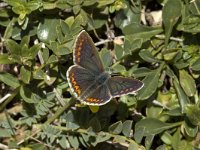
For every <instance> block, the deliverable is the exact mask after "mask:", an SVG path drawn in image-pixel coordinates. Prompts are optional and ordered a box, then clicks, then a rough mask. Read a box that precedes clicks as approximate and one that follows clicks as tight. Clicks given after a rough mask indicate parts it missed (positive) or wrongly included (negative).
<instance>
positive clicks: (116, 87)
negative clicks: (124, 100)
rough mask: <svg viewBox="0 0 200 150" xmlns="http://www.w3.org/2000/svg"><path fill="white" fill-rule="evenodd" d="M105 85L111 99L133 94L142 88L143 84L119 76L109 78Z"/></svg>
mask: <svg viewBox="0 0 200 150" xmlns="http://www.w3.org/2000/svg"><path fill="white" fill-rule="evenodd" d="M107 84H108V87H109V90H110V93H111V95H112V97H118V96H121V95H125V94H129V93H132V94H134V93H135V92H137V91H138V90H140V89H141V88H142V87H143V83H142V82H141V81H139V80H136V79H133V78H126V77H119V76H116V77H111V78H109V79H108V82H107Z"/></svg>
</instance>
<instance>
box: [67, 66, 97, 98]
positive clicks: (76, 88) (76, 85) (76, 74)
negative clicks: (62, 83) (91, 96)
mask: <svg viewBox="0 0 200 150" xmlns="http://www.w3.org/2000/svg"><path fill="white" fill-rule="evenodd" d="M67 80H68V83H69V85H70V88H71V90H72V92H73V93H74V94H75V96H76V97H77V98H78V97H81V95H82V94H83V93H84V92H85V91H86V90H87V88H88V87H90V85H91V83H94V82H95V76H94V75H92V74H91V73H90V72H89V71H88V70H87V69H84V68H82V67H80V66H77V65H74V66H72V67H70V68H69V69H68V71H67Z"/></svg>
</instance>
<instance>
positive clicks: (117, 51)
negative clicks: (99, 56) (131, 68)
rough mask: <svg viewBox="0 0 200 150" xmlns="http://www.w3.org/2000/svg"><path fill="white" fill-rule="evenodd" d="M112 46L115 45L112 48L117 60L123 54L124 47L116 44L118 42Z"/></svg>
mask: <svg viewBox="0 0 200 150" xmlns="http://www.w3.org/2000/svg"><path fill="white" fill-rule="evenodd" d="M114 46H115V48H114V49H115V55H116V57H117V59H118V60H119V59H120V58H122V57H123V55H124V49H123V48H122V46H121V45H118V44H115V45H114Z"/></svg>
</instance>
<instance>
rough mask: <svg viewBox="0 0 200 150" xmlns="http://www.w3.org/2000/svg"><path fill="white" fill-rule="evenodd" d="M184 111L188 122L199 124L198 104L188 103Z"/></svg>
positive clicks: (199, 112) (199, 111) (199, 110)
mask: <svg viewBox="0 0 200 150" xmlns="http://www.w3.org/2000/svg"><path fill="white" fill-rule="evenodd" d="M185 112H186V116H187V118H188V119H189V120H190V123H192V124H193V125H195V126H197V125H198V126H199V125H200V109H199V106H198V105H191V104H188V105H187V106H186V111H185Z"/></svg>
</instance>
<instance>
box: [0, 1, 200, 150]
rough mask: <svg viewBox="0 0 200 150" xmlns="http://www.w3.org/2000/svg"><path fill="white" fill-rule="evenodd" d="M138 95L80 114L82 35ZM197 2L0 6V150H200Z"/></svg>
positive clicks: (16, 3)
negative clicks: (73, 81) (73, 70)
mask: <svg viewBox="0 0 200 150" xmlns="http://www.w3.org/2000/svg"><path fill="white" fill-rule="evenodd" d="M83 29H84V30H86V31H87V32H88V33H89V34H90V36H91V37H92V38H93V40H94V42H95V45H96V46H97V48H98V50H99V55H100V57H101V60H102V62H103V65H104V67H105V68H106V70H109V71H110V72H112V73H113V74H121V75H122V76H126V77H128V76H129V77H134V78H137V79H139V80H141V81H142V82H143V83H144V87H143V88H142V89H141V90H140V91H139V92H138V94H137V96H134V95H126V96H121V97H119V98H114V99H112V100H111V101H110V102H109V103H108V104H106V105H104V106H100V107H89V106H83V105H81V104H80V103H79V101H78V100H76V99H75V98H74V97H73V96H72V94H71V93H70V88H69V85H68V83H67V79H66V71H67V69H68V68H69V67H70V66H71V65H72V64H73V60H72V51H73V45H74V41H75V39H76V37H77V35H78V33H80V31H81V30H83ZM199 32H200V1H199V0H44V1H42V0H4V1H1V2H0V38H1V40H0V48H1V49H0V52H1V55H0V120H1V121H0V149H6V148H21V149H23V148H24V149H28V148H29V149H37V150H38V149H56V148H57V149H69V148H75V149H102V148H104V147H106V148H107V149H109V148H110V149H127V148H128V149H129V150H137V149H147V150H148V149H156V150H165V149H168V150H171V149H175V150H182V149H185V150H189V149H200V144H199V143H200V140H199V136H200V133H199V125H200V102H199V98H200V95H199V86H200V84H199V80H200V78H199V77H200V34H199Z"/></svg>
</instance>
